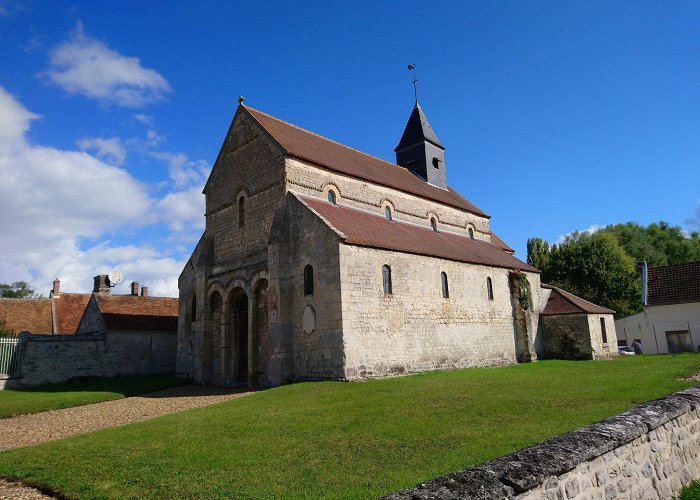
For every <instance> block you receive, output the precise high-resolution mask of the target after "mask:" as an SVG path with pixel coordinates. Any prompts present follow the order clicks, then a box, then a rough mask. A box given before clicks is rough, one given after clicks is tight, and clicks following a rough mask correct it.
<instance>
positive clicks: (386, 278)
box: [382, 264, 391, 293]
mask: <svg viewBox="0 0 700 500" xmlns="http://www.w3.org/2000/svg"><path fill="white" fill-rule="evenodd" d="M382 286H383V287H384V293H391V268H390V267H389V266H387V265H386V264H385V265H383V266H382Z"/></svg>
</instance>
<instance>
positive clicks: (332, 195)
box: [328, 189, 335, 205]
mask: <svg viewBox="0 0 700 500" xmlns="http://www.w3.org/2000/svg"><path fill="white" fill-rule="evenodd" d="M328 201H329V202H331V203H333V205H335V193H334V192H333V191H331V190H330V189H329V190H328Z"/></svg>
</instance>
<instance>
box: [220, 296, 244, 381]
mask: <svg viewBox="0 0 700 500" xmlns="http://www.w3.org/2000/svg"><path fill="white" fill-rule="evenodd" d="M229 318H230V322H229V325H228V328H227V330H228V331H227V332H226V338H225V341H224V344H223V345H222V346H221V347H222V349H221V350H222V351H223V353H222V356H223V358H224V363H223V372H224V373H223V381H224V383H225V384H227V385H228V384H235V385H238V384H247V383H248V336H249V334H248V296H247V295H246V293H245V291H244V290H243V289H242V288H236V289H234V290H233V291H232V292H231V298H230V300H229Z"/></svg>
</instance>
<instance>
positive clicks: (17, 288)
mask: <svg viewBox="0 0 700 500" xmlns="http://www.w3.org/2000/svg"><path fill="white" fill-rule="evenodd" d="M0 297H2V298H4V299H26V298H36V297H40V295H37V294H36V293H34V290H32V289H31V288H29V283H27V282H26V281H15V282H14V283H12V284H11V285H8V284H7V283H0Z"/></svg>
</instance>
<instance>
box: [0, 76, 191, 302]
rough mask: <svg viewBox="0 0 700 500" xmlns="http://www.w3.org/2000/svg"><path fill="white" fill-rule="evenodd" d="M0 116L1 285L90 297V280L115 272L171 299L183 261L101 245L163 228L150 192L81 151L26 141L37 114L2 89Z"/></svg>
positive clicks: (154, 252)
mask: <svg viewBox="0 0 700 500" xmlns="http://www.w3.org/2000/svg"><path fill="white" fill-rule="evenodd" d="M0 109H2V110H3V112H2V113H0V177H1V178H2V179H3V182H1V183H0V211H1V213H3V214H4V215H3V217H1V218H0V234H2V235H3V240H2V249H3V251H2V252H0V281H1V282H12V281H17V280H26V281H29V282H30V283H32V284H33V285H34V286H35V287H36V289H37V291H38V292H40V293H44V294H46V291H47V290H48V289H49V287H50V284H51V280H52V279H53V278H55V277H60V278H61V280H62V283H63V285H62V286H63V289H64V290H66V291H89V290H90V289H91V286H92V283H91V281H92V276H94V275H96V274H100V273H105V272H107V271H109V269H111V268H112V267H119V268H120V269H122V272H124V274H125V276H126V277H127V279H130V280H131V279H133V280H136V281H140V282H142V283H143V284H146V285H148V286H149V288H150V291H151V293H152V294H161V295H176V294H177V277H178V275H179V274H180V271H181V270H182V267H183V265H184V263H185V262H184V260H183V259H180V260H178V258H175V257H172V256H171V255H169V254H168V253H167V251H163V250H158V249H154V248H152V247H150V246H147V245H141V246H138V245H135V246H134V245H113V244H112V243H111V242H110V241H108V240H105V235H108V234H114V233H116V232H117V231H121V230H132V229H135V228H138V227H143V226H147V225H151V224H155V223H158V222H160V218H159V216H158V214H157V211H158V207H159V203H158V200H155V199H153V197H152V196H151V195H150V194H149V189H150V187H149V186H148V185H146V184H144V183H142V182H140V181H138V180H137V179H135V178H134V177H132V176H131V175H130V174H129V173H128V172H127V171H126V170H124V169H122V168H119V167H116V166H114V165H109V164H107V163H105V162H103V161H101V160H100V159H99V158H97V157H94V156H92V155H90V154H88V153H86V152H82V151H70V150H61V149H56V148H50V147H45V146H38V145H35V144H32V143H31V142H29V141H28V140H27V139H26V135H25V134H26V132H27V130H29V127H30V125H31V121H32V120H35V119H37V118H38V115H36V114H35V113H32V112H31V111H29V110H27V109H26V108H24V106H22V104H20V103H19V101H17V100H16V99H15V98H14V96H12V95H11V94H10V93H8V92H7V91H6V90H5V89H3V88H2V87H0ZM170 210H173V208H172V207H170ZM202 212H203V210H202ZM200 217H201V215H200ZM64 285H65V286H64Z"/></svg>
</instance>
